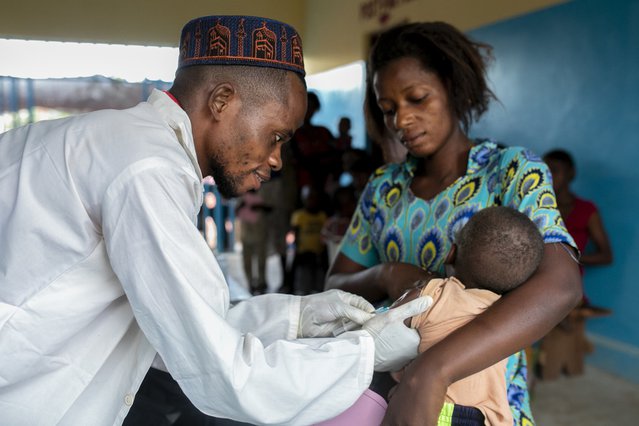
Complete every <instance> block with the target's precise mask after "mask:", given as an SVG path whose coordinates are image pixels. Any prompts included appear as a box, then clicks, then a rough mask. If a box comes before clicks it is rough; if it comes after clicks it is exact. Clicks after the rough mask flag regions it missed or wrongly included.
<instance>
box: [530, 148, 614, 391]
mask: <svg viewBox="0 0 639 426" xmlns="http://www.w3.org/2000/svg"><path fill="white" fill-rule="evenodd" d="M543 158H544V161H545V162H546V164H548V168H549V169H550V172H551V174H552V182H553V189H554V190H555V194H556V196H557V206H558V208H559V211H560V212H561V216H562V217H563V219H564V222H565V224H566V228H567V229H568V232H569V233H570V235H572V237H573V238H574V240H575V243H576V244H577V248H578V249H579V251H580V253H581V257H580V258H579V261H580V265H579V268H580V271H581V275H582V277H583V274H584V266H585V267H588V266H596V265H608V264H610V263H612V247H611V245H610V241H609V239H608V234H607V232H606V229H605V227H604V224H603V221H602V219H601V215H600V214H599V211H598V209H597V206H596V205H595V204H594V203H593V202H592V201H589V200H585V199H583V198H580V197H578V196H577V195H575V194H574V193H573V192H572V190H571V189H570V184H571V183H572V181H573V180H574V178H575V173H576V169H575V162H574V160H573V158H572V156H571V155H570V153H568V152H567V151H565V150H562V149H554V150H551V151H549V152H547V153H546V154H544V156H543ZM611 313H612V312H611V311H610V310H609V309H606V308H602V307H599V306H594V305H593V304H592V303H591V301H590V299H589V298H588V297H587V295H586V294H585V293H584V295H583V298H582V301H581V303H580V304H579V306H577V307H576V308H575V309H573V310H572V311H571V312H570V313H569V314H568V315H567V316H566V318H564V319H563V320H562V321H561V322H560V323H559V324H558V325H557V326H556V327H555V328H553V329H552V330H551V331H550V333H548V334H547V335H546V336H544V338H543V339H542V340H541V342H540V343H539V345H538V353H537V356H536V358H537V363H538V364H537V372H538V374H539V376H540V377H541V378H542V379H543V380H554V379H557V378H558V377H559V376H560V375H561V374H562V373H565V374H566V375H568V376H577V375H581V374H583V372H584V358H585V356H586V354H588V353H591V352H592V351H593V350H594V346H593V344H592V343H591V342H590V341H589V340H588V338H587V337H586V330H585V328H586V320H587V319H589V318H595V317H603V316H607V315H610V314H611ZM532 352H533V353H535V352H537V351H532Z"/></svg>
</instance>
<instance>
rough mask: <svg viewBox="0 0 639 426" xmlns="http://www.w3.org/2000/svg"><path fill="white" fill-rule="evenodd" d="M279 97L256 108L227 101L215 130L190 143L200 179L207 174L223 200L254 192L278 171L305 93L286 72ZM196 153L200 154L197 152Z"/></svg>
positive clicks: (297, 123) (299, 118) (301, 114)
mask: <svg viewBox="0 0 639 426" xmlns="http://www.w3.org/2000/svg"><path fill="white" fill-rule="evenodd" d="M286 85H288V88H285V87H283V88H282V90H283V91H285V92H284V93H288V96H284V98H286V101H285V102H282V100H280V99H273V100H265V101H264V102H263V104H262V105H259V106H252V105H242V102H241V93H240V94H239V95H240V97H239V98H238V97H235V98H234V100H233V101H231V102H229V105H228V106H227V109H226V110H225V111H224V112H223V113H222V114H221V115H220V120H219V121H218V122H217V124H216V126H214V127H212V128H209V130H208V131H207V132H205V133H204V134H202V139H203V140H202V141H200V143H199V144H198V143H197V142H196V145H199V146H200V149H199V150H198V151H199V153H198V161H199V162H200V167H201V168H202V173H203V174H204V175H207V174H208V175H211V176H212V177H213V179H214V180H215V183H216V185H217V187H218V190H219V191H220V194H222V196H224V197H225V198H232V197H237V196H238V195H241V194H243V193H245V192H247V191H249V190H251V189H258V188H259V187H260V186H261V184H262V182H265V181H268V180H269V179H270V177H271V171H272V170H279V169H280V168H281V167H282V157H281V147H282V144H283V143H285V142H287V141H288V140H289V139H290V138H291V137H292V136H293V133H294V132H295V130H297V128H299V127H300V126H301V125H302V121H303V118H304V112H305V111H306V89H305V88H304V86H303V84H302V82H301V81H300V80H299V78H298V77H297V76H295V75H294V74H293V73H289V75H288V77H287V80H286ZM200 153H202V154H200Z"/></svg>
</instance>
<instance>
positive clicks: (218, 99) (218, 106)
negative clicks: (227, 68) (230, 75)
mask: <svg viewBox="0 0 639 426" xmlns="http://www.w3.org/2000/svg"><path fill="white" fill-rule="evenodd" d="M236 96H237V93H236V91H235V87H233V85H232V84H230V83H220V84H218V85H216V86H215V87H213V90H211V92H210V93H209V99H208V108H209V111H210V112H211V115H212V116H213V118H214V119H215V120H218V121H219V120H220V117H221V115H222V113H223V112H224V111H225V110H226V109H227V108H228V107H229V104H230V103H231V101H232V100H233V99H234V98H235V97H236Z"/></svg>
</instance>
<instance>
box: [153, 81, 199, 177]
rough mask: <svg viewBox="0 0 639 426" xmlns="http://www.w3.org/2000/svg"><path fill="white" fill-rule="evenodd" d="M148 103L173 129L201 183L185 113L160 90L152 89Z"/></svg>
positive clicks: (193, 144) (193, 143) (189, 126)
mask: <svg viewBox="0 0 639 426" xmlns="http://www.w3.org/2000/svg"><path fill="white" fill-rule="evenodd" d="M148 102H149V103H150V104H151V105H152V106H153V108H155V109H156V110H157V111H158V113H160V116H161V117H162V119H163V120H164V121H165V122H166V123H167V124H168V125H169V127H171V129H173V131H174V132H175V136H176V137H177V139H178V141H179V142H180V145H182V148H183V149H184V151H186V154H187V155H188V156H189V159H190V160H191V163H192V164H193V168H194V169H195V173H196V174H197V176H198V178H199V179H200V182H202V179H203V178H202V170H201V169H200V165H199V164H198V162H197V155H196V154H195V142H194V141H193V131H192V129H191V120H189V116H188V115H187V114H186V112H185V111H184V110H183V109H182V108H181V107H180V106H179V105H178V104H177V103H176V102H175V101H174V100H173V99H171V97H170V96H169V95H168V94H166V93H164V92H163V91H161V90H157V89H153V92H151V95H150V96H149V99H148Z"/></svg>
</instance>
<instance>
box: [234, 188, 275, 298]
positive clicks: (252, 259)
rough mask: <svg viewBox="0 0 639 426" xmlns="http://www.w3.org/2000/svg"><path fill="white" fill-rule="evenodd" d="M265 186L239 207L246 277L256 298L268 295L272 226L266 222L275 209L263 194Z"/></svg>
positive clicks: (240, 203)
mask: <svg viewBox="0 0 639 426" xmlns="http://www.w3.org/2000/svg"><path fill="white" fill-rule="evenodd" d="M269 184H270V183H268V184H267V185H269ZM265 186H266V185H264V186H263V187H262V188H260V191H256V190H251V191H248V192H246V193H245V194H243V195H242V196H241V197H240V201H239V204H238V205H237V207H236V210H237V218H238V219H239V221H240V227H241V228H240V235H241V237H240V238H241V241H242V263H243V265H244V274H245V275H246V280H247V283H248V287H249V289H250V291H251V293H252V294H253V295H256V294H262V293H265V292H266V289H267V284H266V255H267V249H268V228H269V226H268V223H267V219H266V218H267V214H268V213H269V212H271V211H272V210H273V208H272V207H271V206H270V205H269V204H268V203H267V202H266V200H265V199H264V197H263V196H262V194H261V192H262V189H263V188H264V187H265ZM255 267H256V268H257V269H255Z"/></svg>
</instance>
